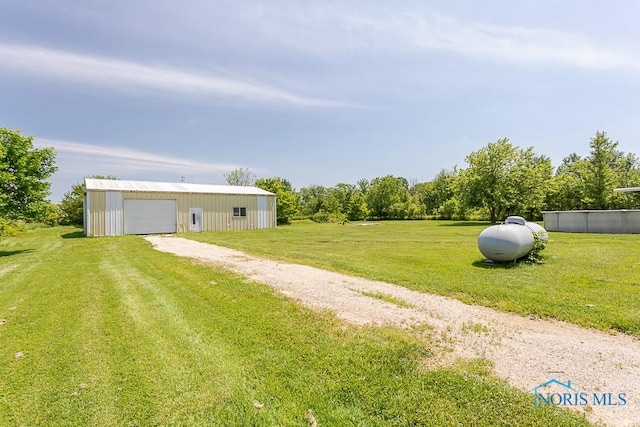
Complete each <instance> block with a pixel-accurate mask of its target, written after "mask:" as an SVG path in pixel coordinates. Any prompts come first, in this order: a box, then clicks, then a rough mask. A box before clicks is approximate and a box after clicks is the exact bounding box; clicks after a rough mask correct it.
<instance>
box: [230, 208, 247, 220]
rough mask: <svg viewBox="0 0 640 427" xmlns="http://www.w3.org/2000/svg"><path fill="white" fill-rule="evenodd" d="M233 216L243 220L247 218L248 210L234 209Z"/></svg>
mask: <svg viewBox="0 0 640 427" xmlns="http://www.w3.org/2000/svg"><path fill="white" fill-rule="evenodd" d="M233 216H234V217H236V218H242V217H245V216H247V208H240V207H238V208H233Z"/></svg>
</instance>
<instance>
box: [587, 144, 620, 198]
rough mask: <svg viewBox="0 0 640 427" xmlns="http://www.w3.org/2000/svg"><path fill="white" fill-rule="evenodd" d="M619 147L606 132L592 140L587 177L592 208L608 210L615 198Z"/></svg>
mask: <svg viewBox="0 0 640 427" xmlns="http://www.w3.org/2000/svg"><path fill="white" fill-rule="evenodd" d="M617 146H618V142H613V141H611V139H610V138H609V137H608V136H607V134H606V132H600V131H598V132H596V136H594V137H593V138H591V142H590V143H589V147H591V155H590V157H589V163H588V167H587V174H586V176H585V196H586V197H587V199H588V200H587V202H588V203H589V204H590V207H591V208H595V209H607V208H608V207H609V202H610V201H611V199H612V198H613V188H614V187H615V182H616V176H615V172H614V168H615V160H616V157H617V156H618V152H617V151H616V147H617Z"/></svg>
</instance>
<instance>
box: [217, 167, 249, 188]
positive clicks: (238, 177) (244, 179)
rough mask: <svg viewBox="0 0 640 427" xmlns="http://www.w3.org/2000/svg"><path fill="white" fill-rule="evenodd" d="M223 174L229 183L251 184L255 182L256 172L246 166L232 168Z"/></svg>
mask: <svg viewBox="0 0 640 427" xmlns="http://www.w3.org/2000/svg"><path fill="white" fill-rule="evenodd" d="M223 176H224V178H225V179H226V180H227V183H228V184H229V185H243V186H251V185H254V183H255V182H256V174H255V173H253V172H252V171H251V169H249V168H247V167H244V168H238V169H234V170H232V171H231V172H228V173H225V174H223Z"/></svg>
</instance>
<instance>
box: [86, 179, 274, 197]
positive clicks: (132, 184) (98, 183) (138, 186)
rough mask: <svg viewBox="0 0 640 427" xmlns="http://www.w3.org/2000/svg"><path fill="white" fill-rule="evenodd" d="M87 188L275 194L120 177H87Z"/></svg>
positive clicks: (151, 191)
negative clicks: (123, 178)
mask: <svg viewBox="0 0 640 427" xmlns="http://www.w3.org/2000/svg"><path fill="white" fill-rule="evenodd" d="M85 184H86V188H87V190H94V191H96V190H97V191H137V192H143V193H198V194H236V195H256V196H275V194H274V193H270V192H269V191H266V190H263V189H261V188H258V187H246V186H240V185H210V184H190V183H186V182H154V181H125V180H119V179H92V178H86V179H85Z"/></svg>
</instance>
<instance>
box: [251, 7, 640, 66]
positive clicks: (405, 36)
mask: <svg viewBox="0 0 640 427" xmlns="http://www.w3.org/2000/svg"><path fill="white" fill-rule="evenodd" d="M265 15H266V16H265ZM258 16H259V17H260V20H258V19H257V17H258ZM253 19H255V20H256V21H255V22H254V24H255V27H256V28H258V30H257V31H262V32H263V33H265V34H267V35H268V36H269V37H271V38H272V39H274V40H277V41H278V42H279V43H282V44H284V45H288V46H290V47H293V48H295V49H299V50H303V51H306V52H307V53H309V54H312V55H317V54H322V55H336V54H338V55H340V54H349V55H350V54H353V53H365V54H366V53H375V54H376V55H378V54H380V53H382V54H394V53H400V54H406V53H412V54H420V53H428V52H431V51H446V52H454V53H457V54H459V55H462V56H466V57H473V58H480V59H486V60H490V61H497V62H507V63H518V64H535V65H542V66H558V65H560V66H573V67H579V68H583V69H591V70H604V69H630V70H638V69H640V55H639V54H638V53H637V52H636V51H635V50H633V49H631V48H628V49H624V48H623V47H621V46H610V45H603V44H600V43H599V42H596V41H594V40H593V39H590V38H589V37H586V36H584V35H581V34H575V33H571V32H567V31H560V30H552V29H546V28H530V27H523V26H511V27H505V26H496V25H490V24H486V23H482V22H468V21H462V20H458V19H455V18H454V17H450V16H445V15H441V14H437V13H433V12H430V11H426V10H412V11H403V12H398V11H396V10H391V9H387V10H383V9H381V8H379V7H378V8H376V7H367V8H358V7H354V6H353V5H351V4H349V5H344V4H343V5H336V4H331V5H327V4H325V3H317V2H316V3H311V4H306V5H305V6H299V7H291V8H286V9H283V8H271V9H270V8H266V7H265V8H262V9H260V14H258V13H256V14H254V18H253Z"/></svg>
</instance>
